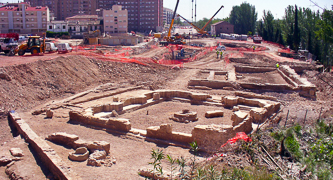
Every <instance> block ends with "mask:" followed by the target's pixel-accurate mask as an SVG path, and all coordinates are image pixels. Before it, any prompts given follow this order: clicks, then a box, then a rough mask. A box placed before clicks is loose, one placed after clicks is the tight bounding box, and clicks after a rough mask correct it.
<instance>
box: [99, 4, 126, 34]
mask: <svg viewBox="0 0 333 180" xmlns="http://www.w3.org/2000/svg"><path fill="white" fill-rule="evenodd" d="M103 20H104V32H105V33H106V34H115V33H127V32H128V12H127V9H122V6H121V5H113V6H112V9H110V10H103Z"/></svg>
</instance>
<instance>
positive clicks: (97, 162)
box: [87, 150, 106, 167]
mask: <svg viewBox="0 0 333 180" xmlns="http://www.w3.org/2000/svg"><path fill="white" fill-rule="evenodd" d="M105 158H106V152H105V151H99V150H97V151H95V152H94V153H92V154H91V155H90V156H89V159H88V161H87V165H88V166H97V167H100V166H102V164H103V163H104V161H103V160H104V159H105Z"/></svg>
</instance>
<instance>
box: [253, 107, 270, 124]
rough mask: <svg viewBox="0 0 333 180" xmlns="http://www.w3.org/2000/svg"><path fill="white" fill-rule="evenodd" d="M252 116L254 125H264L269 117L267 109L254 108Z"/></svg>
mask: <svg viewBox="0 0 333 180" xmlns="http://www.w3.org/2000/svg"><path fill="white" fill-rule="evenodd" d="M250 116H251V118H252V121H253V122H254V123H259V124H261V123H263V122H264V121H265V119H266V117H267V110H266V109H265V108H253V109H251V110H250Z"/></svg>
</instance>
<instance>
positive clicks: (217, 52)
mask: <svg viewBox="0 0 333 180" xmlns="http://www.w3.org/2000/svg"><path fill="white" fill-rule="evenodd" d="M219 54H220V52H219V50H216V58H217V59H218V58H219Z"/></svg>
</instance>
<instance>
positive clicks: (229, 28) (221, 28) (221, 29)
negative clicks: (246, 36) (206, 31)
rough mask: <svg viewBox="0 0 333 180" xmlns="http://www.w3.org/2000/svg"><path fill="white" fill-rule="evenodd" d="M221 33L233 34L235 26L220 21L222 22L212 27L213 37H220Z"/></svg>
mask: <svg viewBox="0 0 333 180" xmlns="http://www.w3.org/2000/svg"><path fill="white" fill-rule="evenodd" d="M221 33H226V34H233V33H234V25H232V24H230V23H228V22H226V21H220V22H217V23H215V24H212V25H211V34H212V35H216V36H218V35H220V34H221Z"/></svg>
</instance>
